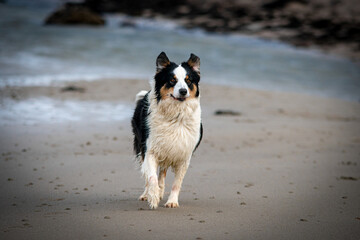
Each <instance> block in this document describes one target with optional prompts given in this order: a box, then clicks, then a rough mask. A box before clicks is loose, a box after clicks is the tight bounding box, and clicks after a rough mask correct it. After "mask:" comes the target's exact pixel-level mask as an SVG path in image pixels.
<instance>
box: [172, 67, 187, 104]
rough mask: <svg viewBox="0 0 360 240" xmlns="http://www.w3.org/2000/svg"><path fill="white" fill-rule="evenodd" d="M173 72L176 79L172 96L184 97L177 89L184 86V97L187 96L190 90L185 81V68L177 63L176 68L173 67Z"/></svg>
mask: <svg viewBox="0 0 360 240" xmlns="http://www.w3.org/2000/svg"><path fill="white" fill-rule="evenodd" d="M174 74H175V76H176V79H177V80H178V81H177V83H176V84H175V87H174V94H173V95H174V97H176V98H180V97H184V96H182V95H181V94H180V93H179V90H180V89H182V88H185V89H186V90H187V94H186V96H185V97H189V96H190V93H189V92H190V91H189V88H188V85H187V84H186V82H185V78H186V70H185V69H184V68H183V67H182V66H181V65H179V66H178V67H177V68H175V69H174Z"/></svg>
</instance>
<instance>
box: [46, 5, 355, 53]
mask: <svg viewBox="0 0 360 240" xmlns="http://www.w3.org/2000/svg"><path fill="white" fill-rule="evenodd" d="M77 5H78V6H81V7H84V8H87V9H89V11H91V12H93V13H104V12H120V13H125V14H128V15H133V16H143V17H149V18H151V17H155V16H159V15H160V16H163V17H166V18H171V19H174V20H175V21H177V22H179V23H180V24H182V25H183V26H185V27H187V28H202V29H205V30H207V31H211V32H238V33H244V34H249V35H256V36H260V37H263V38H270V39H279V40H283V41H286V42H290V43H292V44H294V45H296V46H312V45H317V46H320V47H322V48H323V49H334V48H335V47H336V46H339V45H341V46H342V48H343V49H346V50H347V52H348V53H349V54H350V55H351V56H352V57H354V58H355V59H360V8H359V7H358V0H181V1H180V0H174V1H168V0H152V1H147V0H121V1H120V0H85V1H84V3H81V4H77ZM68 10H71V9H68ZM68 12H69V11H68ZM70 12H71V11H70ZM67 14H69V13H67ZM63 15H65V14H63ZM70 15H73V14H70ZM75 15H76V14H75ZM84 15H86V14H84ZM66 16H67V15H66ZM63 19H67V20H66V21H63V22H62V23H64V24H66V23H77V22H79V23H80V22H81V21H80V20H77V17H76V16H73V17H63ZM49 21H50V20H49V19H48V21H47V22H49ZM55 22H56V21H55ZM94 22H97V21H94Z"/></svg>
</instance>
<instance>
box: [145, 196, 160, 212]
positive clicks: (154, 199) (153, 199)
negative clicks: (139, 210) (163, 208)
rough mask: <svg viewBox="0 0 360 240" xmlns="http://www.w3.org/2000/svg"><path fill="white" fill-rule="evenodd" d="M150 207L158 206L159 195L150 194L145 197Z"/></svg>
mask: <svg viewBox="0 0 360 240" xmlns="http://www.w3.org/2000/svg"><path fill="white" fill-rule="evenodd" d="M147 201H148V203H149V207H150V209H156V208H157V207H158V206H159V202H160V197H159V195H154V196H150V195H149V198H148V199H147Z"/></svg>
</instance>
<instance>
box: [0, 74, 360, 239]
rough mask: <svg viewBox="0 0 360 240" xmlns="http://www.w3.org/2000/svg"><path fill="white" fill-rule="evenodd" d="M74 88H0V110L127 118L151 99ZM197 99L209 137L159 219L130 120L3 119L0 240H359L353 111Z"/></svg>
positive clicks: (306, 100)
mask: <svg viewBox="0 0 360 240" xmlns="http://www.w3.org/2000/svg"><path fill="white" fill-rule="evenodd" d="M68 84H69V83H68ZM71 84H73V85H76V86H80V87H83V88H85V92H84V93H80V92H61V91H60V88H61V86H55V85H54V86H52V87H18V88H16V87H11V88H5V89H1V90H0V96H1V100H0V108H2V110H4V109H5V108H6V102H7V100H8V98H12V99H15V100H14V101H15V102H27V101H30V100H31V99H33V98H39V97H48V98H51V99H56V100H58V102H60V103H61V102H63V101H65V100H66V101H69V100H76V101H90V100H91V101H99V102H106V103H109V104H116V103H122V104H125V105H126V106H128V107H129V108H130V109H131V108H133V99H134V96H135V94H136V93H137V92H138V91H140V90H142V89H148V83H147V81H140V80H102V81H94V82H73V83H71ZM201 95H202V98H201V103H202V109H203V124H204V138H203V142H202V144H201V145H200V147H199V149H198V150H197V152H196V153H195V155H194V156H193V158H192V161H191V167H190V168H189V171H188V172H187V175H186V177H185V180H184V184H183V188H182V191H181V193H180V208H178V209H167V208H164V207H163V204H164V203H165V201H166V198H167V195H168V194H169V189H170V186H171V183H172V179H173V175H172V173H171V174H169V176H168V178H167V182H166V191H165V194H166V197H165V200H163V201H162V202H161V205H160V207H159V208H158V209H157V210H149V209H148V206H147V204H146V203H145V202H139V201H138V200H137V198H138V197H139V195H140V194H141V193H142V187H143V180H142V178H141V177H140V173H139V171H137V170H136V164H134V162H133V160H132V159H133V153H132V134H131V129H130V116H129V115H127V116H126V118H125V119H124V120H111V119H109V120H107V121H99V120H96V119H95V118H94V119H91V118H87V119H85V120H82V121H55V120H56V119H53V120H52V121H48V122H41V121H39V122H36V121H35V122H30V123H29V122H26V121H25V120H24V119H22V117H21V116H18V117H16V118H14V117H11V116H10V117H7V118H6V119H5V120H4V119H2V120H1V126H0V136H1V138H0V154H1V156H0V176H1V178H0V192H1V195H0V207H1V209H0V211H1V212H0V239H360V171H359V168H360V104H359V103H354V102H346V101H342V100H338V99H325V98H319V97H313V96H306V95H300V94H290V93H274V92H265V91H255V90H248V89H239V88H231V87H222V86H211V85H205V84H203V85H202V87H201ZM218 109H223V110H232V111H238V112H240V115H238V116H217V115H215V114H214V112H215V111H216V110H218ZM100 110H101V109H100ZM34 111H36V110H34ZM49 111H51V110H49ZM114 111H116V110H114ZM59 117H60V116H59ZM12 118H13V119H12Z"/></svg>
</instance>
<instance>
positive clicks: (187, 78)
mask: <svg viewBox="0 0 360 240" xmlns="http://www.w3.org/2000/svg"><path fill="white" fill-rule="evenodd" d="M185 81H186V83H187V84H188V85H190V84H191V80H190V79H189V76H186V78H185Z"/></svg>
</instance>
